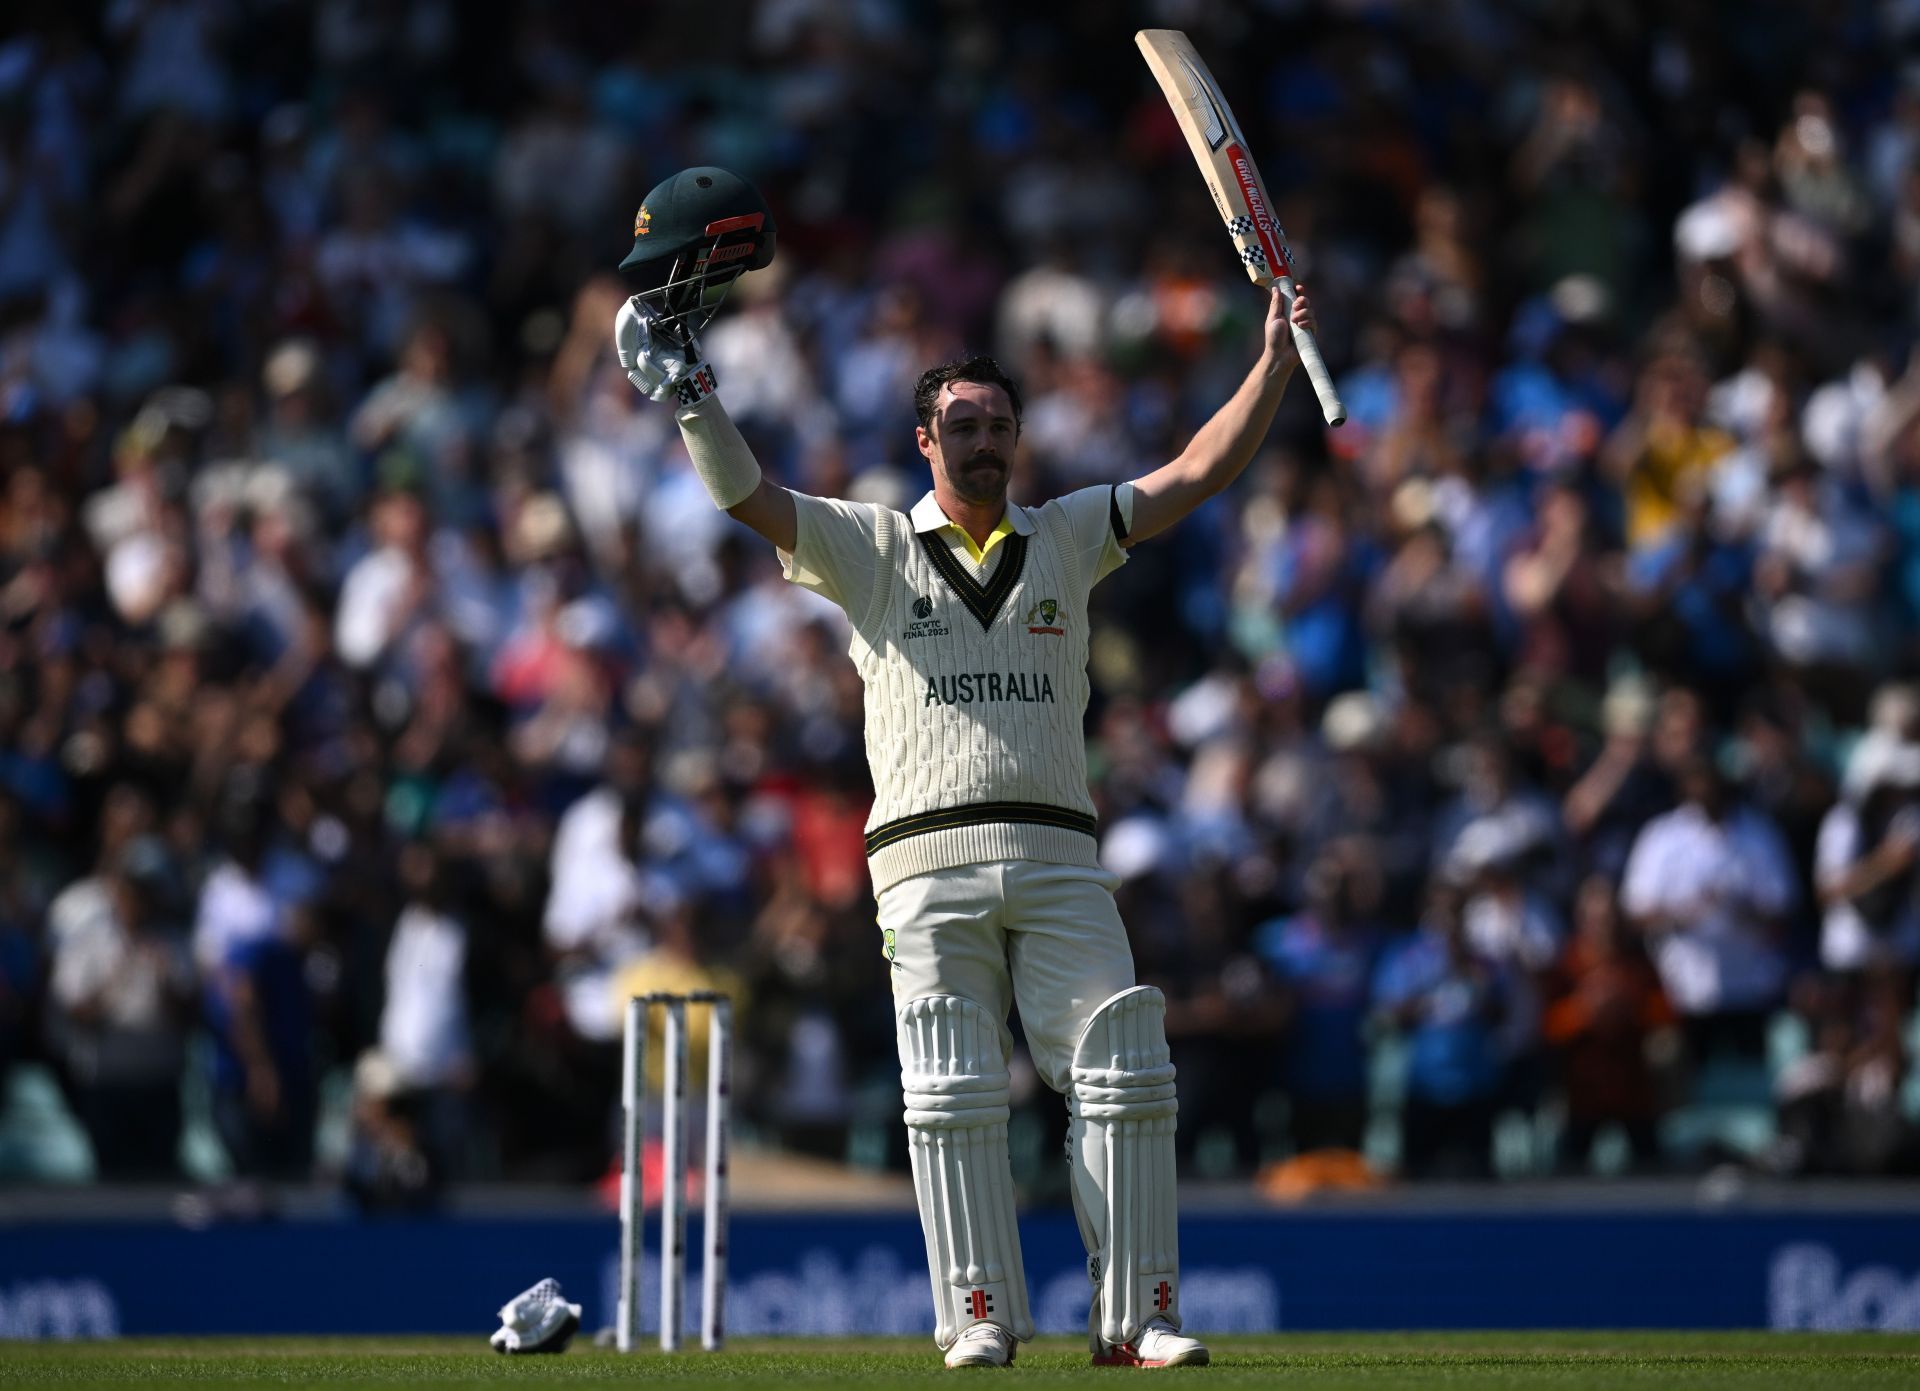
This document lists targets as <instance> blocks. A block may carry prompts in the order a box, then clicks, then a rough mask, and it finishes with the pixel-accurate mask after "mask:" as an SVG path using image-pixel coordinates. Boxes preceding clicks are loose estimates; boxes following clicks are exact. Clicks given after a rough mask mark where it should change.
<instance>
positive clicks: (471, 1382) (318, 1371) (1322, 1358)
mask: <svg viewBox="0 0 1920 1391" xmlns="http://www.w3.org/2000/svg"><path fill="white" fill-rule="evenodd" d="M1213 1354H1214V1361H1213V1365H1212V1366H1211V1367H1206V1368H1197V1367H1196V1368H1191V1369H1183V1370H1178V1371H1169V1372H1163V1373H1160V1374H1159V1375H1163V1376H1175V1377H1181V1378H1192V1379H1196V1380H1199V1381H1202V1382H1204V1383H1205V1384H1207V1385H1209V1386H1278V1387H1283V1388H1286V1391H1307V1389H1308V1388H1320V1387H1365V1388H1393V1387H1448V1388H1460V1389H1463V1391H1465V1389H1470V1388H1478V1387H1500V1388H1508V1387H1551V1388H1557V1389H1559V1391H1574V1389H1577V1388H1588V1387H1593V1388H1600V1387H1609V1388H1611V1387H1648V1388H1655V1387H1683V1388H1690V1387H1713V1388H1718V1387H1739V1388H1748V1387H1782V1388H1786V1387H1792V1388H1796V1391H1797V1389H1798V1388H1821V1389H1822V1391H1824V1388H1827V1387H1882V1386H1884V1387H1903V1388H1913V1387H1920V1334H1797V1333H1796V1334H1787V1333H1391V1334H1381V1333H1343V1334H1323V1333H1296V1334H1288V1335H1281V1336H1276V1337H1265V1338H1221V1339H1218V1340H1217V1341H1215V1342H1214V1343H1213ZM952 1375H955V1374H953V1373H949V1372H947V1371H946V1370H945V1369H944V1368H942V1366H941V1365H940V1358H939V1355H938V1354H937V1353H935V1352H934V1350H933V1348H932V1345H931V1344H930V1343H928V1342H922V1341H919V1340H909V1339H899V1338H873V1339H854V1340H847V1341H819V1342H813V1341H799V1340H784V1341H782V1340H773V1339H752V1340H744V1341H742V1342H741V1343H739V1344H738V1345H737V1346H736V1347H733V1348H730V1349H729V1350H728V1351H726V1352H724V1353H721V1354H719V1355H717V1356H715V1355H709V1354H706V1353H703V1352H700V1351H699V1350H698V1348H697V1347H696V1348H695V1350H694V1351H691V1352H684V1353H680V1354H677V1355H674V1356H668V1355H665V1354H662V1353H661V1352H659V1351H658V1350H657V1349H655V1348H653V1347H651V1346H649V1347H648V1348H647V1350H645V1351H643V1352H640V1353H636V1354H634V1355H633V1356H630V1357H622V1356H620V1355H618V1354H616V1353H611V1352H601V1351H595V1350H593V1349H592V1348H590V1347H587V1346H584V1345H582V1344H580V1343H576V1345H575V1347H574V1348H573V1350H572V1351H570V1352H567V1353H565V1354H563V1355H561V1356H558V1357H501V1356H498V1355H497V1354H495V1353H493V1352H492V1351H491V1350H489V1349H488V1347H487V1346H486V1342H485V1339H484V1336H483V1335H482V1334H478V1333H476V1334H475V1335H474V1336H473V1337H471V1338H462V1339H450V1338H411V1339H375V1338H352V1339H350V1338H339V1339H326V1338H234V1339H139V1340H127V1341H122V1342H108V1343H66V1344H44V1343H38V1344H17V1343H16V1344H13V1345H11V1346H9V1347H7V1348H5V1349H4V1350H0V1386H34V1387H46V1388H49V1391H54V1389H55V1388H58V1391H80V1388H87V1387H103V1388H104V1387H124V1386H156V1385H158V1386H174V1385H179V1386H214V1387H249V1388H250V1387H291V1386H334V1385H339V1386H353V1387H363V1388H385V1387H392V1388H395V1391H401V1389H402V1388H404V1389H405V1391H423V1388H434V1387H454V1386H506V1385H520V1386H541V1387H544V1386H557V1387H566V1388H570V1391H571V1389H573V1388H581V1389H583V1391H584V1389H585V1388H595V1387H621V1388H631V1387H632V1386H634V1385H635V1384H637V1383H639V1384H644V1383H650V1382H661V1383H670V1384H672V1385H673V1386H675V1387H726V1388H741V1387H754V1386H787V1385H795V1384H798V1385H805V1386H859V1387H892V1386H909V1385H918V1384H923V1383H925V1382H928V1381H930V1380H935V1379H944V1378H947V1377H950V1376H952ZM960 1375H967V1376H980V1377H1002V1376H1004V1377H1006V1378H1008V1379H1009V1382H1010V1384H1017V1385H1019V1386H1023V1387H1036V1386H1063V1385H1077V1386H1084V1385H1087V1384H1088V1379H1089V1378H1093V1379H1099V1378H1110V1379H1113V1378H1117V1379H1121V1380H1124V1381H1126V1382H1127V1383H1128V1384H1131V1381H1132V1378H1133V1377H1135V1376H1137V1375H1138V1373H1137V1372H1133V1371H1127V1370H1124V1369H1117V1368H1116V1369H1109V1368H1102V1369H1094V1368H1091V1367H1089V1366H1087V1356H1086V1350H1085V1345H1084V1344H1082V1343H1080V1342H1078V1341H1077V1340H1073V1339H1068V1338H1043V1339H1041V1340H1040V1341H1039V1342H1038V1343H1035V1344H1030V1345H1028V1346H1027V1347H1026V1348H1024V1349H1022V1353H1021V1357H1020V1360H1019V1363H1018V1364H1017V1365H1016V1366H1015V1367H1014V1368H1013V1369H1012V1370H1011V1371H1009V1372H998V1371H980V1372H974V1373H962V1374H960Z"/></svg>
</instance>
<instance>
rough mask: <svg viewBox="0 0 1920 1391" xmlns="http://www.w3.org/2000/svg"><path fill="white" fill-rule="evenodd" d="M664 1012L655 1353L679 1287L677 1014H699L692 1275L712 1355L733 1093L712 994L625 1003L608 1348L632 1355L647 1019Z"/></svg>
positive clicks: (721, 1327) (675, 1328)
mask: <svg viewBox="0 0 1920 1391" xmlns="http://www.w3.org/2000/svg"><path fill="white" fill-rule="evenodd" d="M655 1005H659V1006H661V1007H662V1008H663V1009H664V1010H665V1011H666V1029H665V1033H664V1035H663V1041H662V1042H663V1049H664V1053H665V1056H664V1058H663V1060H662V1061H663V1063H664V1067H663V1075H662V1078H661V1088H660V1091H661V1097H660V1100H661V1135H660V1141H661V1145H660V1148H661V1165H662V1170H663V1172H662V1174H661V1179H660V1350H661V1351H662V1352H678V1351H679V1350H680V1331H681V1325H682V1323H683V1322H684V1318H685V1316H684V1313H683V1305H684V1302H685V1292H686V1291H685V1286H686V1279H687V1194H686V1188H687V1131H686V1122H687V1116H686V1110H687V1006H688V1005H705V1006H707V1009H708V1015H707V1154H706V1197H705V1210H704V1213H703V1221H702V1223H701V1227H702V1236H703V1238H704V1245H705V1263H704V1265H703V1267H702V1269H701V1272H700V1293H701V1300H700V1345H701V1346H702V1347H704V1348H705V1349H706V1350H707V1351H708V1352H718V1351H719V1350H720V1346H721V1344H722V1342H723V1341H724V1340H725V1337H726V1298H727V1145H728V1139H729V1137H728V1121H729V1116H728V1108H729V1104H730V1101H731V1095H732V1090H733V1001H732V1000H731V999H730V998H729V997H728V996H726V995H722V994H720V993H718V992H717V991H711V990H696V991H691V992H689V993H687V994H684V995H676V994H667V993H660V994H653V995H636V996H634V997H633V998H632V999H630V1000H628V1001H627V1018H626V1032H625V1039H624V1047H623V1049H622V1052H621V1062H620V1109H621V1115H622V1120H621V1131H622V1133H621V1146H620V1308H619V1320H618V1324H617V1326H616V1329H615V1340H616V1341H615V1346H616V1347H618V1348H619V1350H620V1351H621V1352H632V1351H633V1347H634V1344H635V1343H636V1342H637V1341H638V1338H639V1332H640V1258H641V1249H642V1243H641V1233H640V1223H641V1217H642V1214H643V1212H644V1210H645V1206H646V1199H645V1188H644V1185H643V1184H642V1182H641V1155H642V1153H643V1152H644V1150H645V1148H646V1146H645V1139H646V1129H647V1110H646V1093H647V1082H646V1069H645V1062H646V1038H647V1024H648V1016H649V1011H650V1010H651V1009H652V1008H653V1006H655Z"/></svg>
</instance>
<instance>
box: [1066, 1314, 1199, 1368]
mask: <svg viewBox="0 0 1920 1391" xmlns="http://www.w3.org/2000/svg"><path fill="white" fill-rule="evenodd" d="M1211 1360H1212V1354H1211V1353H1209V1352H1208V1351H1207V1345H1206V1344H1205V1343H1203V1342H1201V1341H1200V1340H1199V1339H1198V1338H1189V1337H1188V1336H1187V1335H1186V1334H1184V1333H1182V1332H1180V1331H1179V1330H1177V1329H1176V1328H1174V1326H1173V1325H1172V1324H1170V1323H1168V1322H1167V1321H1166V1320H1165V1319H1155V1320H1154V1321H1153V1322H1152V1323H1149V1324H1148V1325H1147V1326H1146V1327H1145V1328H1143V1329H1141V1330H1140V1332H1139V1335H1138V1336H1137V1337H1135V1338H1134V1340H1133V1341H1132V1342H1130V1343H1105V1344H1102V1346H1101V1348H1100V1350H1099V1351H1097V1352H1095V1353H1094V1354H1093V1365H1094V1366H1096V1367H1204V1366H1206V1365H1207V1363H1208V1362H1209V1361H1211Z"/></svg>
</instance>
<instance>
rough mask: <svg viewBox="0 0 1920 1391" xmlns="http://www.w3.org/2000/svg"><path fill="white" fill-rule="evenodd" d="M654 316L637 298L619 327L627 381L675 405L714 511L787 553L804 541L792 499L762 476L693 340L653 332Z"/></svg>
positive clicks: (617, 342)
mask: <svg viewBox="0 0 1920 1391" xmlns="http://www.w3.org/2000/svg"><path fill="white" fill-rule="evenodd" d="M653 324H654V320H653V314H652V311H651V309H650V308H649V307H648V306H646V305H644V304H642V303H641V302H640V301H639V300H638V299H637V298H636V299H630V300H628V301H626V303H624V304H622V305H621V306H620V309H619V312H618V313H617V314H615V316H614V321H613V344H614V351H615V352H616V353H618V354H619V357H620V365H621V367H623V368H624V369H625V370H626V373H627V379H628V380H629V381H631V382H632V383H633V384H634V385H635V386H636V387H638V388H639V389H640V390H641V391H643V392H645V393H646V394H647V395H648V396H649V397H651V398H652V399H654V400H656V401H672V402H674V403H675V406H676V410H675V411H674V417H675V419H676V420H678V421H679V423H680V438H681V439H682V440H683V441H685V442H686V446H687V455H688V457H689V458H691V459H692V460H693V471H694V472H695V473H696V474H698V475H699V477H700V481H701V482H702V483H703V484H705V485H706V489H707V495H708V496H709V497H711V498H712V499H713V503H714V506H716V507H718V508H720V509H721V510H722V511H724V512H726V513H727V515H728V516H730V517H732V518H734V519H735V520H736V521H740V522H744V523H746V525H748V526H749V527H752V528H753V529H754V530H755V531H757V532H759V533H760V535H762V536H763V537H765V538H766V539H767V540H769V541H771V542H773V544H774V545H775V546H777V547H779V548H780V549H781V550H783V551H788V552H791V551H792V550H793V548H794V544H795V542H796V541H797V540H798V539H799V520H798V518H797V516H796V513H795V509H794V505H793V495H792V494H791V493H789V492H788V491H787V490H786V489H785V488H783V487H781V486H780V485H779V484H778V483H775V482H773V481H772V480H770V479H768V478H767V477H766V475H764V474H763V473H761V472H760V464H759V461H758V460H756V459H755V458H754V457H753V451H752V450H751V449H749V448H747V442H746V441H745V440H744V439H742V438H741V437H740V430H739V428H738V427H737V426H735V425H734V423H733V420H732V418H731V417H729V416H728V415H727V412H726V408H725V407H723V406H722V405H721V404H720V399H719V398H718V397H717V396H715V395H714V394H713V393H714V388H715V381H714V375H713V369H712V368H711V367H709V366H708V365H707V364H706V363H705V362H702V361H700V353H699V349H698V348H697V347H696V346H694V345H693V343H692V341H691V340H687V342H686V343H685V344H684V345H683V344H682V343H680V342H678V341H674V340H672V339H670V338H667V337H665V336H663V335H659V334H656V333H655V332H654V331H653Z"/></svg>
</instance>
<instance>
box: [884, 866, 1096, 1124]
mask: <svg viewBox="0 0 1920 1391" xmlns="http://www.w3.org/2000/svg"><path fill="white" fill-rule="evenodd" d="M1119 882H1120V881H1119V880H1118V879H1117V878H1116V877H1115V876H1113V875H1111V874H1108V873H1107V872H1106V871H1105V870H1099V869H1087V868H1084V867H1082V866H1079V865H1056V864H1046V863H1044V862H1042V861H1040V860H1000V861H996V862H994V863H992V864H983V865H961V866H959V867H958V868H955V869H937V870H934V871H932V872H931V873H928V874H916V875H914V876H913V877H912V878H911V879H902V880H901V881H900V882H899V883H897V884H895V885H894V886H893V887H892V888H890V889H888V890H887V891H886V892H885V893H883V894H881V895H880V930H881V934H882V939H881V940H882V943H883V946H884V949H885V950H886V951H887V952H888V953H889V955H890V957H891V959H892V962H893V969H892V973H891V974H892V977H893V1003H894V1008H895V1010H896V1011H897V1010H899V1009H900V1008H901V1007H902V1006H904V1005H905V1004H906V1003H907V1002H908V1001H909V1000H917V999H919V998H921V997H922V996H925V995H958V996H959V997H960V998H961V999H964V1000H972V1001H973V1002H974V1003H975V1004H977V1005H979V1006H980V1007H981V1008H982V1009H984V1010H986V1011H987V1012H988V1013H989V1014H991V1015H992V1016H993V1017H994V1018H995V1019H998V1020H1000V1021H1002V1027H1003V1028H1004V1027H1005V1020H1006V1018H1007V1013H1008V1010H1009V1009H1010V1008H1011V1007H1012V1006H1014V1005H1018V1006H1019V1007H1020V1023H1021V1025H1022V1027H1024V1028H1025V1030H1026V1034H1027V1047H1028V1049H1029V1050H1030V1051H1031V1052H1032V1054H1033V1063H1034V1067H1035V1068H1037V1069H1038V1070H1039V1073H1040V1077H1041V1080H1042V1081H1044V1082H1045V1083H1046V1084H1047V1085H1048V1086H1049V1087H1052V1088H1053V1089H1054V1090H1055V1091H1057V1092H1061V1093H1063V1094H1064V1093H1065V1092H1067V1091H1068V1090H1069V1089H1070V1088H1071V1086H1072V1085H1073V1050H1074V1047H1075V1045H1076V1044H1078V1043H1079V1041H1080V1035H1081V1032H1082V1031H1083V1030H1084V1029H1085V1028H1086V1026H1087V1021H1088V1020H1089V1019H1091V1018H1092V1017H1093V1012H1094V1011H1095V1010H1097V1009H1098V1008H1100V1005H1101V1004H1102V1003H1103V1002H1104V1001H1106V1000H1107V999H1109V998H1111V997H1112V996H1114V995H1117V994H1119V993H1120V992H1121V991H1122V990H1125V989H1126V988H1127V987H1128V986H1130V985H1132V984H1133V983H1134V978H1133V950H1132V948H1131V947H1129V946H1128V945H1127V929H1126V926H1125V925H1124V924H1123V923H1122V922H1121V921H1120V910H1119V908H1117V907H1116V906H1115V905H1114V901H1113V890H1114V886H1115V885H1117V884H1118V883H1119ZM1012 1037H1013V1036H1012V1034H1010V1033H1009V1034H1007V1035H1006V1040H1007V1043H1008V1046H1009V1048H1010V1047H1011V1045H1012ZM902 1061H903V1062H905V1059H902Z"/></svg>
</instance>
